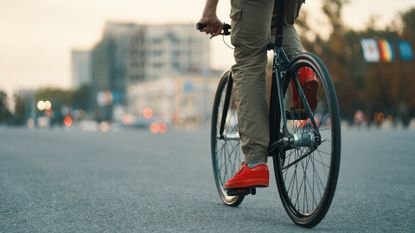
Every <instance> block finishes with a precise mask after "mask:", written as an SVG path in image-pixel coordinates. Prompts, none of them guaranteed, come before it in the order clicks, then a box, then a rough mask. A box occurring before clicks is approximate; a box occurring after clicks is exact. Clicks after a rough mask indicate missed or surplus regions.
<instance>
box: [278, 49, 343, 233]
mask: <svg viewBox="0 0 415 233" xmlns="http://www.w3.org/2000/svg"><path fill="white" fill-rule="evenodd" d="M303 66H307V67H309V68H311V69H312V70H313V71H314V73H315V74H316V77H317V79H318V81H319V91H318V93H319V94H318V97H316V98H318V102H317V103H318V105H317V107H316V109H314V110H313V118H314V120H315V121H316V122H317V124H318V127H319V131H322V138H323V141H324V143H322V144H321V145H319V146H318V148H317V149H316V150H315V151H313V152H312V153H310V151H312V150H311V149H310V148H309V149H308V150H307V149H306V148H304V147H299V148H293V149H290V150H287V151H280V152H276V153H275V154H273V155H272V156H273V165H274V171H275V177H276V182H277V186H278V192H279V195H280V199H281V201H282V204H283V206H284V209H285V210H286V212H287V214H288V216H289V217H290V218H291V220H292V221H293V222H294V223H296V224H297V225H300V226H302V227H307V228H311V227H314V226H316V225H317V224H319V223H320V221H321V220H322V219H323V218H324V217H325V215H326V214H327V212H328V210H329V208H330V205H331V202H332V200H333V196H334V193H335V190H336V185H337V179H338V175H339V169H340V153H341V128H340V112H339V107H338V101H337V97H336V91H335V88H334V85H333V82H332V80H331V77H330V74H329V72H328V70H327V68H326V66H325V65H324V63H323V62H322V61H321V60H320V59H319V58H318V57H317V56H316V55H314V54H311V53H302V54H300V55H299V56H297V57H296V58H294V59H293V60H292V61H291V63H290V66H289V68H288V69H287V73H286V75H285V77H284V78H283V79H282V88H283V93H284V95H283V96H284V101H285V103H286V104H287V106H289V103H290V101H292V98H293V97H292V96H293V94H292V93H290V91H289V87H291V85H290V80H292V78H293V77H294V76H295V75H296V74H297V71H298V69H299V68H300V67H303ZM291 88H293V87H291ZM297 88H298V86H297ZM290 95H291V96H290ZM320 97H321V99H320ZM290 98H291V99H290ZM274 100H275V97H274ZM303 101H307V99H306V100H304V99H303ZM276 105H277V107H276V108H275V110H274V111H273V117H274V119H273V121H274V122H273V125H274V127H277V129H272V128H271V134H272V135H271V138H274V139H279V138H280V137H281V136H280V135H281V133H280V125H281V122H280V117H279V115H277V113H278V114H279V111H280V110H281V109H280V108H279V103H278V101H276ZM303 105H304V106H305V103H303ZM326 110H327V112H328V117H327V118H326V115H325V111H326ZM284 111H286V112H290V111H292V112H291V113H290V114H291V118H290V120H287V121H290V122H289V124H290V127H288V128H290V130H291V131H293V132H291V131H290V133H304V132H305V133H306V132H307V130H309V131H310V130H311V129H312V128H313V126H312V124H311V123H310V121H311V120H310V119H306V120H305V119H304V116H302V117H301V118H300V114H296V112H295V111H294V110H293V109H289V107H286V109H285V110H284ZM321 111H323V112H322V113H321ZM297 112H298V111H297ZM271 114H272V112H271ZM270 120H272V119H270ZM326 122H327V123H326ZM322 126H323V128H322ZM324 127H331V128H330V129H329V130H328V131H325V130H323V129H324ZM323 131H324V132H323ZM329 134H330V135H329ZM327 135H329V136H327ZM325 137H326V138H325ZM328 147H329V148H330V150H329V152H326V151H323V150H324V149H325V148H328ZM306 153H310V154H309V155H307V154H306ZM303 155H307V156H306V157H305V158H302V156H303ZM299 159H301V160H299ZM298 160H299V161H298ZM326 160H328V161H329V162H327V163H326V162H325V161H326ZM317 162H318V163H317ZM310 164H311V165H310ZM309 166H310V167H309ZM317 167H318V168H317ZM294 169H295V170H294ZM297 169H298V173H297ZM318 170H320V171H324V174H321V177H323V175H326V181H324V179H323V180H322V178H321V177H320V174H319V173H318ZM301 173H302V174H301ZM316 173H317V174H316ZM298 174H300V178H302V180H301V181H300V182H299V181H298ZM311 174H312V177H311V176H310V179H308V177H309V175H311ZM301 176H302V177H301ZM294 177H295V178H294ZM323 178H324V177H323ZM315 184H317V187H315ZM320 185H321V187H320ZM307 187H308V189H309V190H307ZM311 192H312V194H309V193H311ZM293 194H294V195H293ZM315 194H316V195H315ZM317 194H320V195H317ZM300 195H301V196H300ZM316 196H317V197H316ZM310 199H311V200H310ZM301 201H302V203H301ZM309 201H311V202H312V203H311V204H310V206H311V208H309Z"/></svg>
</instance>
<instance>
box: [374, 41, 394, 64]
mask: <svg viewBox="0 0 415 233" xmlns="http://www.w3.org/2000/svg"><path fill="white" fill-rule="evenodd" d="M378 47H379V54H380V58H381V60H382V61H385V62H391V61H393V60H394V59H395V52H394V50H393V47H392V44H391V43H390V42H389V41H387V40H383V39H379V40H378Z"/></svg>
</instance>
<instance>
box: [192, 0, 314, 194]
mask: <svg viewBox="0 0 415 233" xmlns="http://www.w3.org/2000/svg"><path fill="white" fill-rule="evenodd" d="M218 1H219V0H206V4H205V7H204V10H203V14H202V17H201V19H200V20H199V23H201V24H205V25H207V26H206V27H205V28H204V29H202V32H205V33H206V34H211V35H219V34H220V33H221V30H222V27H223V23H222V22H221V21H220V20H219V19H218V17H217V15H216V8H217V4H218ZM274 1H275V0H231V12H230V18H231V19H232V22H231V27H232V31H231V43H232V44H233V45H234V47H235V50H234V58H235V62H236V64H235V65H233V66H232V78H233V83H234V88H235V90H236V93H235V94H236V103H237V112H238V122H239V135H240V137H241V142H242V145H241V148H242V151H243V153H244V155H245V162H244V163H243V164H242V167H241V169H240V170H239V171H238V172H237V173H236V174H235V175H234V176H233V177H232V178H230V179H229V180H228V181H227V182H226V183H225V185H224V188H225V189H240V188H250V187H268V184H269V171H268V167H267V164H266V163H267V157H268V147H269V134H270V133H269V121H268V111H269V110H268V104H267V100H266V87H265V76H266V73H265V70H266V64H267V47H268V44H269V43H270V42H274V41H275V34H276V25H274V20H273V18H274V17H276V12H274V4H275V3H274ZM304 1H305V0H286V3H285V7H284V17H283V19H284V22H283V25H284V26H283V34H284V37H283V48H284V50H285V51H286V52H287V55H288V57H289V58H292V57H294V56H295V55H297V54H299V53H301V52H303V51H304V48H303V46H302V44H301V41H300V39H299V36H298V33H297V31H296V30H295V28H294V26H293V24H294V21H295V20H296V19H297V18H298V14H299V11H300V8H301V6H302V4H303V3H304ZM297 78H298V79H299V81H300V84H301V87H302V88H303V90H304V93H305V95H306V98H307V100H308V101H309V104H310V106H311V108H312V109H313V108H315V106H316V102H317V100H316V92H317V88H318V82H317V79H316V77H315V75H314V73H313V71H312V70H311V69H309V68H307V67H302V68H300V70H299V72H298V77H297ZM293 95H294V98H293V99H294V103H293V105H295V106H299V105H301V104H300V102H301V101H300V100H299V97H298V93H296V92H295V91H293Z"/></svg>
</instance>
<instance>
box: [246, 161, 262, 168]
mask: <svg viewBox="0 0 415 233" xmlns="http://www.w3.org/2000/svg"><path fill="white" fill-rule="evenodd" d="M260 164H267V163H264V162H258V163H246V166H248V167H249V168H254V167H255V166H257V165H260Z"/></svg>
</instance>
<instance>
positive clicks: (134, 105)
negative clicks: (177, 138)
mask: <svg viewBox="0 0 415 233" xmlns="http://www.w3.org/2000/svg"><path fill="white" fill-rule="evenodd" d="M220 77H221V73H218V72H212V73H209V74H205V75H200V74H198V73H188V74H181V75H177V76H174V77H166V78H161V79H158V80H152V81H147V82H142V83H137V84H134V85H131V86H129V87H128V93H129V94H128V102H129V105H128V112H130V113H132V114H134V115H135V116H142V115H143V114H144V113H145V110H146V109H151V112H152V115H153V117H154V118H156V119H157V120H161V121H164V122H167V123H171V124H174V125H175V126H200V125H204V124H206V123H208V122H209V119H210V115H211V113H212V104H213V98H214V94H215V91H216V88H217V85H218V82H219V78H220Z"/></svg>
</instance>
